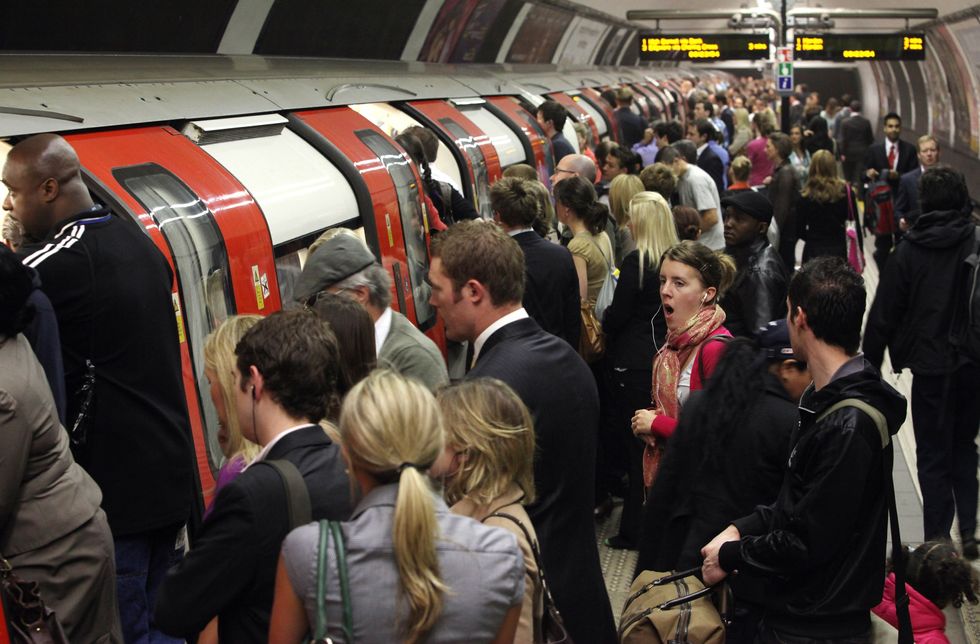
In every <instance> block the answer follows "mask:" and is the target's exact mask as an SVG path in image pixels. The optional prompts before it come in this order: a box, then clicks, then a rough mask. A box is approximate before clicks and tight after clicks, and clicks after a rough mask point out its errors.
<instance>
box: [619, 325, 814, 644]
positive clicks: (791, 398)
mask: <svg viewBox="0 0 980 644" xmlns="http://www.w3.org/2000/svg"><path fill="white" fill-rule="evenodd" d="M809 382H810V376H809V372H808V371H807V368H806V365H804V364H802V363H800V362H798V361H796V360H795V359H794V358H793V353H792V347H791V346H790V343H789V334H788V332H787V329H786V322H785V320H777V321H774V322H770V323H769V327H768V328H767V329H766V331H765V332H763V333H762V334H760V336H759V344H758V345H756V344H755V342H753V341H752V340H750V339H748V338H738V339H735V340H732V341H730V342H729V344H728V346H727V347H726V348H725V353H724V355H723V357H722V359H721V362H720V363H719V364H718V368H717V370H716V371H715V373H714V375H713V376H712V378H711V379H710V380H709V381H708V386H707V388H706V389H704V390H703V391H700V392H692V394H691V397H690V399H689V400H688V402H687V405H686V406H685V408H684V415H683V416H682V417H681V421H680V424H679V425H678V427H677V430H676V431H675V432H674V435H673V436H672V437H671V438H670V440H669V443H668V446H667V450H666V452H665V456H664V461H663V463H662V465H661V470H660V473H659V475H658V477H657V479H656V481H655V482H654V485H653V488H652V489H651V491H650V497H649V498H648V499H647V506H646V510H645V513H644V516H643V530H642V539H641V542H640V556H639V560H638V562H637V573H639V572H641V571H643V570H662V571H667V570H686V569H689V568H695V567H700V566H701V563H702V557H701V548H702V547H703V546H705V545H706V544H707V543H708V542H709V541H711V539H712V538H713V537H714V536H715V535H716V534H718V533H719V532H720V531H721V530H723V529H724V528H725V527H726V526H727V525H728V524H729V523H731V522H732V521H733V520H735V519H738V518H741V517H743V516H745V515H747V514H750V513H751V512H752V510H753V509H754V508H755V506H757V505H761V504H766V503H770V502H772V501H773V500H774V499H775V498H776V495H777V493H778V492H779V488H780V485H781V484H782V481H783V471H784V468H785V465H786V460H787V458H788V456H789V444H790V436H791V434H792V432H793V430H794V428H795V427H796V422H797V401H798V400H799V397H800V395H802V392H803V390H804V389H805V388H806V386H807V384H809ZM733 590H734V593H735V596H736V597H737V606H738V607H740V612H737V613H736V617H738V622H739V624H736V625H735V626H734V627H733V628H732V629H729V632H728V635H727V637H728V639H727V640H726V641H728V642H739V641H748V642H751V641H752V639H751V638H748V639H743V638H742V636H741V633H744V634H746V635H750V633H748V631H740V625H744V624H748V626H747V628H748V629H749V630H753V627H752V626H751V625H752V624H753V623H754V621H755V620H756V619H757V617H758V615H757V613H758V611H756V610H753V608H752V607H753V605H758V603H760V602H761V600H762V598H763V588H762V585H761V583H760V582H759V581H758V580H754V579H752V578H750V577H745V578H742V577H739V578H737V579H733Z"/></svg>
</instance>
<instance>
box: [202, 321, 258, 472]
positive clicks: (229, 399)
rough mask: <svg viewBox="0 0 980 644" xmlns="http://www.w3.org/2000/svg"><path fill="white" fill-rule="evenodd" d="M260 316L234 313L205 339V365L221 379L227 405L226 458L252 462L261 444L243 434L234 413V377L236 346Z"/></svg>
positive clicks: (222, 399) (220, 388)
mask: <svg viewBox="0 0 980 644" xmlns="http://www.w3.org/2000/svg"><path fill="white" fill-rule="evenodd" d="M261 319H262V316H261V315H232V316H231V317H229V318H228V319H227V320H225V321H224V322H222V323H221V325H220V326H219V327H218V328H217V329H215V330H214V331H212V332H211V333H210V334H209V335H208V337H207V338H205V340H204V368H205V369H208V370H209V371H211V372H213V373H214V375H215V377H217V379H218V391H219V393H220V395H221V401H222V402H223V403H224V407H225V415H226V416H227V418H225V429H227V430H228V444H227V447H226V451H225V452H224V454H225V458H227V459H231V458H233V457H235V456H241V457H242V459H244V461H245V462H246V463H251V462H252V461H253V460H254V459H255V457H256V456H258V455H259V452H260V451H261V450H262V447H261V446H260V445H258V444H256V443H253V442H252V441H250V440H248V439H247V438H245V437H244V436H242V428H241V427H240V426H239V424H238V414H236V413H235V406H236V402H235V391H236V386H235V380H236V374H237V373H238V357H237V356H236V355H235V346H236V345H237V344H238V341H239V340H241V339H242V336H243V335H245V332H246V331H248V330H249V329H251V328H252V327H253V326H255V325H256V324H257V323H258V322H259V320H261Z"/></svg>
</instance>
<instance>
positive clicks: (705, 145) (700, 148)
mask: <svg viewBox="0 0 980 644" xmlns="http://www.w3.org/2000/svg"><path fill="white" fill-rule="evenodd" d="M706 147H708V144H707V143H702V144H701V145H699V146H698V156H701V153H702V152H704V149H705V148H706Z"/></svg>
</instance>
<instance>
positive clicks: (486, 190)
mask: <svg viewBox="0 0 980 644" xmlns="http://www.w3.org/2000/svg"><path fill="white" fill-rule="evenodd" d="M439 123H440V124H441V125H442V127H444V128H446V131H447V132H449V133H450V134H452V135H453V136H454V137H456V142H457V144H458V145H459V147H460V149H461V150H462V151H463V153H464V154H466V156H468V157H469V158H470V165H472V166H473V179H474V180H475V181H476V185H474V186H473V194H475V195H476V209H477V211H478V212H479V213H480V215H481V216H482V217H483V218H484V219H493V208H491V207H490V176H489V174H488V173H487V160H486V159H484V158H483V150H481V149H480V146H479V144H477V143H476V142H475V141H474V140H473V137H471V136H470V135H469V134H467V133H466V130H464V129H463V126H462V125H460V124H459V123H457V122H456V121H454V120H452V119H451V118H443V119H439Z"/></svg>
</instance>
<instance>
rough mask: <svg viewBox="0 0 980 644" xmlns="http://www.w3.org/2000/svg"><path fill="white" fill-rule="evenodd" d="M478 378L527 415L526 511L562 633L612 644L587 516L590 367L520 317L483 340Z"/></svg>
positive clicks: (592, 412)
mask: <svg viewBox="0 0 980 644" xmlns="http://www.w3.org/2000/svg"><path fill="white" fill-rule="evenodd" d="M481 377H484V378H485V377H489V378H499V379H500V380H503V381H504V382H506V383H507V384H508V385H510V386H511V387H513V389H514V390H515V391H516V392H517V394H518V395H519V396H520V397H521V400H523V401H524V404H525V405H527V407H528V409H529V410H530V411H531V415H532V417H533V418H534V430H535V439H536V442H537V458H536V459H535V462H534V482H535V486H536V488H537V490H536V491H537V498H536V499H535V501H534V503H533V504H531V505H530V506H528V508H527V511H528V514H529V515H530V517H531V521H532V522H533V523H534V528H535V530H537V533H538V539H539V541H540V543H541V555H542V557H543V561H544V569H545V571H546V574H547V578H548V585H549V586H550V587H551V592H552V594H553V595H554V598H555V603H556V604H557V605H558V609H559V610H560V611H561V614H562V617H563V618H564V620H565V626H566V627H567V628H568V631H569V635H571V637H572V639H573V640H574V641H576V642H590V643H591V642H596V643H601V642H615V641H616V632H615V627H614V625H613V617H612V610H611V608H610V605H609V596H608V595H607V593H606V586H605V582H604V581H603V578H602V569H601V568H600V566H599V552H598V548H597V547H596V537H595V527H594V526H595V521H594V519H593V514H592V510H593V505H594V499H595V451H596V429H597V427H598V424H599V396H598V392H597V390H596V385H595V380H594V379H593V377H592V373H591V372H590V371H589V367H588V366H587V365H586V364H585V363H584V362H583V361H582V359H581V358H580V357H579V355H578V353H576V352H575V351H574V350H573V349H572V348H571V347H570V346H568V344H567V343H565V342H563V341H561V340H559V339H558V338H556V337H555V336H553V335H551V334H550V333H546V332H545V331H544V330H542V329H541V327H540V326H538V323H537V322H535V321H534V320H533V319H529V318H526V319H523V320H518V321H516V322H512V323H510V324H508V325H506V326H504V327H502V328H501V329H498V330H497V331H496V332H495V333H494V334H493V335H491V336H490V337H489V338H488V339H487V341H486V343H485V344H484V345H483V348H482V349H481V350H480V355H479V358H478V359H477V362H476V366H474V367H473V369H471V370H470V372H469V373H468V374H467V375H466V378H467V379H471V378H481Z"/></svg>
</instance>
